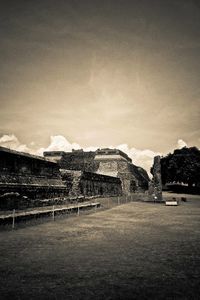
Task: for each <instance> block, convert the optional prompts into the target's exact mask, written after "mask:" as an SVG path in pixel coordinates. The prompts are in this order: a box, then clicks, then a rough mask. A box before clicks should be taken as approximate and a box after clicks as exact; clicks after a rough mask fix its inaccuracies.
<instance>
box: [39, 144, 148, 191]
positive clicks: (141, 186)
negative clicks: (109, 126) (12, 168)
mask: <svg viewBox="0 0 200 300" xmlns="http://www.w3.org/2000/svg"><path fill="white" fill-rule="evenodd" d="M44 156H45V157H47V158H49V159H51V160H52V161H56V162H58V164H59V165H60V168H61V169H67V170H74V171H84V172H92V173H96V174H101V175H106V176H107V177H108V176H110V177H116V178H119V179H120V180H121V184H122V192H123V193H124V194H129V193H133V192H135V191H141V190H142V191H144V190H147V189H148V181H149V177H148V175H147V172H146V171H145V170H144V169H142V168H140V167H137V166H135V165H133V164H132V160H131V159H130V158H129V157H128V155H127V154H125V153H124V152H122V151H120V150H118V149H109V148H106V149H98V150H96V151H90V152H84V151H83V150H73V151H72V152H60V151H51V152H44Z"/></svg>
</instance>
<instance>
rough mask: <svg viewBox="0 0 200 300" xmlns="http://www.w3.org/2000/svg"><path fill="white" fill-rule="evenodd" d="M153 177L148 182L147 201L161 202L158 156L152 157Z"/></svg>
mask: <svg viewBox="0 0 200 300" xmlns="http://www.w3.org/2000/svg"><path fill="white" fill-rule="evenodd" d="M151 173H152V175H153V178H152V180H151V181H150V182H149V200H150V201H154V202H160V201H162V179H161V163H160V156H159V155H158V156H155V157H154V163H153V167H152V168H151Z"/></svg>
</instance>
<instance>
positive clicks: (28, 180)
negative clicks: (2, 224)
mask: <svg viewBox="0 0 200 300" xmlns="http://www.w3.org/2000/svg"><path fill="white" fill-rule="evenodd" d="M63 195H66V186H65V185H64V183H63V181H62V178H61V174H60V171H59V166H58V165H57V163H54V162H51V161H48V160H47V159H44V158H42V157H39V156H35V155H30V154H27V153H22V152H17V151H14V150H10V149H7V148H4V147H0V208H9V207H10V206H15V208H17V207H18V206H19V205H20V203H22V202H26V201H27V199H29V200H34V201H36V200H37V199H45V198H53V197H60V196H63ZM34 201H33V202H34Z"/></svg>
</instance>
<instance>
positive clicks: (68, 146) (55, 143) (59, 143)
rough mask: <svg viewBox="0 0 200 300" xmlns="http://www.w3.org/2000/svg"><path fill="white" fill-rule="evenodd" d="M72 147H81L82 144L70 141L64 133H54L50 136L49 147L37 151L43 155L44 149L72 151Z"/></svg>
mask: <svg viewBox="0 0 200 300" xmlns="http://www.w3.org/2000/svg"><path fill="white" fill-rule="evenodd" d="M72 149H75V150H77V149H81V147H80V145H79V144H77V143H70V142H69V141H68V140H67V139H66V138H65V137H64V136H62V135H54V136H51V138H50V144H49V146H48V147H47V148H40V149H39V150H38V151H37V153H38V154H39V155H43V152H44V151H66V152H70V151H72Z"/></svg>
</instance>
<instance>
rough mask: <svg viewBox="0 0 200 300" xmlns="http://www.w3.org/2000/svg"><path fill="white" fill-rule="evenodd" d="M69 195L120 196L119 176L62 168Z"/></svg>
mask: <svg viewBox="0 0 200 300" xmlns="http://www.w3.org/2000/svg"><path fill="white" fill-rule="evenodd" d="M61 174H62V178H63V180H64V182H65V185H66V186H67V190H68V193H69V196H72V197H77V196H85V197H87V196H119V195H121V194H122V187H121V181H120V179H119V178H116V177H111V176H105V175H100V174H95V173H91V172H86V171H73V170H65V169H61Z"/></svg>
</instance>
